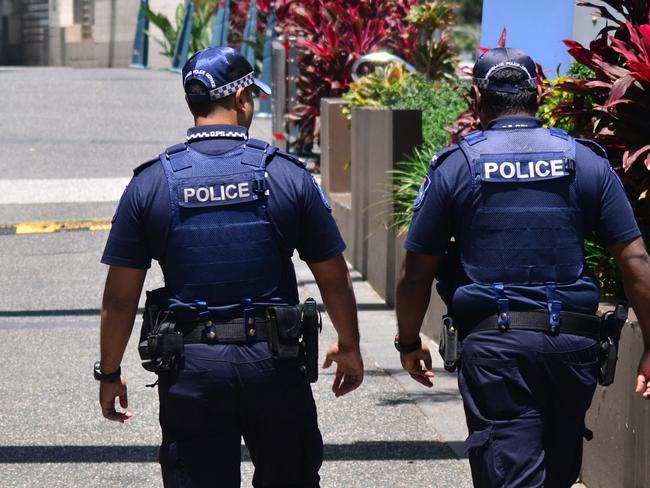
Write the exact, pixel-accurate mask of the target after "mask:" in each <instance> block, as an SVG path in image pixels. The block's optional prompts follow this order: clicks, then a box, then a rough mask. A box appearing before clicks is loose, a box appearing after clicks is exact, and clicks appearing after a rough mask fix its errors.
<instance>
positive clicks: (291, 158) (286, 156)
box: [275, 150, 307, 169]
mask: <svg viewBox="0 0 650 488" xmlns="http://www.w3.org/2000/svg"><path fill="white" fill-rule="evenodd" d="M275 155H276V156H282V157H283V158H284V159H287V160H289V161H291V162H292V163H293V164H295V165H296V166H299V167H301V168H303V169H305V168H306V167H307V166H306V165H305V162H304V161H303V160H302V159H301V158H299V157H298V156H295V155H293V154H291V153H288V152H285V151H280V150H278V151H277V152H276V153H275Z"/></svg>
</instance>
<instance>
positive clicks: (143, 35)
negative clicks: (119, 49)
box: [129, 0, 149, 68]
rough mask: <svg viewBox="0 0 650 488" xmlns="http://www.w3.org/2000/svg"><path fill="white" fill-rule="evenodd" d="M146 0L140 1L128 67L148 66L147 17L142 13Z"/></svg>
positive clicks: (146, 3) (146, 4) (146, 5)
mask: <svg viewBox="0 0 650 488" xmlns="http://www.w3.org/2000/svg"><path fill="white" fill-rule="evenodd" d="M148 4H149V2H148V0H141V1H140V10H139V11H138V23H137V25H136V27H135V40H134V41H133V54H132V55H131V64H130V65H129V68H147V67H148V66H149V36H148V35H147V31H148V30H149V19H148V18H147V16H146V15H145V14H144V9H145V8H147V7H148V6H149V5H148Z"/></svg>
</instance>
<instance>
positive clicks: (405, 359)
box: [399, 342, 435, 388]
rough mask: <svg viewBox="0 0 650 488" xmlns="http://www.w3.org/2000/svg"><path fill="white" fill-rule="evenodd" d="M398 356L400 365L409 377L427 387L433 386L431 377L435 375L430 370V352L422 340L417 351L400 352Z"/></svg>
mask: <svg viewBox="0 0 650 488" xmlns="http://www.w3.org/2000/svg"><path fill="white" fill-rule="evenodd" d="M399 358H400V360H401V361H402V367H403V368H404V369H405V370H406V371H407V372H408V374H410V375H411V378H413V379H414V380H415V381H417V382H418V383H422V384H423V385H424V386H426V387H427V388H431V387H432V386H433V382H432V381H431V378H433V377H434V376H435V375H434V374H433V371H431V368H432V364H431V353H430V352H429V348H428V347H427V345H426V344H425V343H424V342H422V347H420V349H418V350H417V351H413V352H409V353H401V354H400V357H399Z"/></svg>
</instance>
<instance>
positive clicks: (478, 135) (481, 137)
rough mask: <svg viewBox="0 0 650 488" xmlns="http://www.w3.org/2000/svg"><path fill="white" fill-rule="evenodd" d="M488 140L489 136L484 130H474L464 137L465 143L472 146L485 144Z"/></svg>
mask: <svg viewBox="0 0 650 488" xmlns="http://www.w3.org/2000/svg"><path fill="white" fill-rule="evenodd" d="M486 139H487V136H486V135H485V134H484V133H483V131H482V130H473V131H472V132H469V133H467V134H465V135H464V136H463V141H465V142H466V143H467V144H469V145H470V146H473V145H474V144H478V143H479V142H483V141H485V140H486Z"/></svg>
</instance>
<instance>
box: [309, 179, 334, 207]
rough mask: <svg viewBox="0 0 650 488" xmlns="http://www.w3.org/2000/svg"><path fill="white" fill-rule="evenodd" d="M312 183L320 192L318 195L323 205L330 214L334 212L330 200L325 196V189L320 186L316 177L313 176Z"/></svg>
mask: <svg viewBox="0 0 650 488" xmlns="http://www.w3.org/2000/svg"><path fill="white" fill-rule="evenodd" d="M311 181H312V183H313V184H314V186H315V187H316V189H317V190H318V194H319V195H320V199H321V201H322V202H323V205H324V206H325V208H326V209H327V211H328V212H331V211H332V206H331V205H330V202H329V200H328V199H327V197H326V196H325V192H324V191H323V188H322V187H321V186H320V185H319V184H318V181H316V177H315V176H314V175H311Z"/></svg>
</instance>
